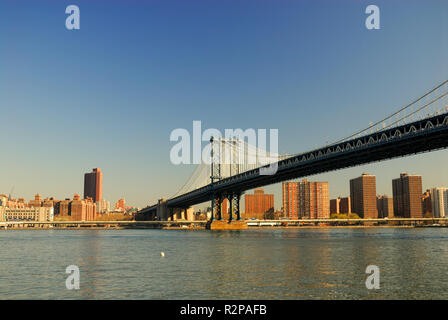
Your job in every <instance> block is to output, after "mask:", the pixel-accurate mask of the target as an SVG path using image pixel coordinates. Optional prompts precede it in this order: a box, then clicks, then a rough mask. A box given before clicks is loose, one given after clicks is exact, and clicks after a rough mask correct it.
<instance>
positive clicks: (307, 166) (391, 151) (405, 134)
mask: <svg viewBox="0 0 448 320" xmlns="http://www.w3.org/2000/svg"><path fill="white" fill-rule="evenodd" d="M447 147H448V113H447V112H446V113H442V114H439V115H435V116H432V117H429V118H426V119H423V120H418V121H415V122H411V123H407V124H402V125H399V126H396V127H393V128H389V129H385V130H381V131H377V132H373V133H370V134H368V135H365V136H362V137H358V138H354V139H351V140H348V141H343V142H340V143H336V144H332V145H329V146H325V147H323V148H320V149H316V150H313V151H310V152H306V153H302V154H298V155H294V156H292V157H290V158H287V159H284V160H281V161H279V162H278V170H277V173H276V174H274V175H260V174H259V168H257V169H254V170H250V171H246V172H243V173H240V174H237V175H234V176H231V177H228V178H225V179H222V180H219V181H216V182H215V183H214V184H208V185H207V186H204V187H202V188H198V189H196V190H193V191H191V192H188V193H185V194H183V195H180V196H177V197H174V198H171V199H168V200H166V202H165V205H166V206H167V207H169V208H187V207H189V206H191V205H194V204H198V203H202V202H206V201H210V200H212V198H213V197H214V195H216V194H225V193H242V192H243V191H245V190H249V189H253V188H257V187H262V186H266V185H269V184H273V183H277V182H281V181H285V180H291V179H297V178H300V177H306V176H310V175H315V174H318V173H323V172H328V171H334V170H339V169H343V168H348V167H354V166H358V165H362V164H367V163H372V162H377V161H381V160H387V159H393V158H397V157H403V156H406V155H411V154H418V153H422V152H428V151H434V150H438V149H443V148H447ZM266 167H267V166H266ZM157 206H158V205H157V204H156V205H152V206H148V207H146V208H144V209H142V210H141V211H140V212H139V214H142V215H147V214H148V215H155V212H156V211H157Z"/></svg>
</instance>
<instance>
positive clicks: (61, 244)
mask: <svg viewBox="0 0 448 320" xmlns="http://www.w3.org/2000/svg"><path fill="white" fill-rule="evenodd" d="M447 240H448V230H446V229H395V228H384V229H374V228H356V229H355V228H354V229H332V228H329V229H281V230H244V231H218V232H210V231H205V230H198V231H191V232H186V231H184V230H179V231H176V230H172V231H163V230H107V231H106V230H88V231H82V230H40V231H7V232H1V233H0V241H1V243H2V249H1V250H2V252H1V256H2V260H1V262H0V298H1V299H6V298H9V299H377V298H380V299H443V298H445V299H446V298H448V296H447V293H446V292H447V289H448V285H447V282H446V281H445V269H446V268H445V266H446V265H447V262H448V247H447V246H446V242H447ZM162 251H163V252H165V257H161V255H160V252H162ZM70 264H75V265H78V266H79V267H80V270H81V289H80V290H78V291H76V290H67V289H66V288H65V279H66V277H67V276H68V275H67V274H65V268H66V267H67V266H68V265H70ZM370 264H374V265H377V266H378V267H379V268H380V272H381V289H380V290H367V289H366V287H365V280H366V277H367V274H365V270H366V267H367V266H368V265H370Z"/></svg>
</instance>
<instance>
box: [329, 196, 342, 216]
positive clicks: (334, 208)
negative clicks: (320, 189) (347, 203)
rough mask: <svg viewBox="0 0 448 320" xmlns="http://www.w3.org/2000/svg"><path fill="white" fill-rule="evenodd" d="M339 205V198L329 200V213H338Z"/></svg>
mask: <svg viewBox="0 0 448 320" xmlns="http://www.w3.org/2000/svg"><path fill="white" fill-rule="evenodd" d="M340 203H341V198H337V199H331V200H330V213H340V212H339V205H340Z"/></svg>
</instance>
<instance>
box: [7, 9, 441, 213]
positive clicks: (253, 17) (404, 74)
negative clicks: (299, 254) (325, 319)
mask: <svg viewBox="0 0 448 320" xmlns="http://www.w3.org/2000/svg"><path fill="white" fill-rule="evenodd" d="M273 3H274V2H273V1H266V2H263V4H260V3H259V2H252V1H247V2H245V3H241V2H238V1H236V2H235V3H227V4H224V3H221V4H218V3H213V4H211V3H206V2H204V1H191V2H190V1H189V4H188V5H186V4H182V2H180V1H172V2H169V3H168V2H167V3H155V2H151V1H147V2H143V1H142V2H133V3H132V5H130V6H125V5H123V4H120V3H116V4H114V5H113V6H111V7H110V8H108V20H110V21H116V22H117V23H110V24H107V28H106V27H105V25H104V20H102V18H104V6H103V5H101V4H100V3H95V2H89V1H79V2H78V4H79V6H80V8H81V10H82V26H81V29H80V30H78V31H76V32H68V31H67V30H66V29H65V25H64V22H65V18H66V15H65V13H64V9H65V5H64V4H58V3H56V2H51V1H48V2H41V3H39V4H37V3H33V2H30V3H28V4H27V6H20V5H18V4H16V3H15V2H14V1H4V2H2V3H1V4H0V15H2V14H3V13H5V12H8V14H7V16H2V19H0V35H2V36H3V37H4V38H11V39H14V41H11V42H10V43H9V44H8V46H7V47H6V48H5V50H1V51H0V60H2V61H6V62H7V63H4V66H3V67H2V73H1V74H0V82H1V83H2V86H0V97H1V98H0V106H1V110H2V112H3V117H4V118H5V119H8V121H6V122H5V123H4V125H2V126H1V127H0V134H2V135H3V136H4V137H9V138H8V139H6V140H5V141H4V142H3V147H4V150H14V152H9V153H6V156H5V157H2V158H1V159H0V165H1V166H2V167H4V168H7V169H8V170H6V172H5V173H4V175H3V177H2V179H1V181H0V190H1V193H8V192H9V191H10V190H11V188H13V187H15V190H14V193H15V194H18V195H21V196H23V197H26V198H28V199H31V198H32V197H33V196H34V194H36V193H37V192H38V193H40V194H42V195H43V196H53V197H55V198H61V199H62V198H66V197H67V196H70V197H71V196H72V195H73V194H75V193H77V194H83V192H82V191H83V190H82V182H83V181H82V177H81V176H80V175H79V173H80V172H88V171H89V170H91V168H96V167H101V168H102V169H103V171H104V173H105V175H107V178H105V181H104V190H103V193H104V198H106V199H120V198H122V197H125V198H126V199H127V201H128V202H129V203H132V204H133V205H135V206H137V207H144V206H146V205H148V204H153V203H155V202H156V201H157V199H159V198H160V197H162V196H166V195H172V194H174V193H175V192H176V191H177V190H178V189H179V188H180V187H181V185H182V182H183V181H185V180H187V178H188V176H189V175H190V174H191V172H192V171H193V170H194V168H193V166H175V165H173V164H171V163H170V161H169V151H170V148H171V147H172V143H170V141H169V136H170V132H171V131H172V130H174V129H176V128H187V129H188V128H191V123H192V121H194V120H202V121H203V123H204V125H205V126H206V127H208V128H211V127H213V128H219V129H224V128H243V129H246V128H277V129H279V148H280V150H279V151H280V153H282V154H283V153H289V154H291V153H297V152H300V151H305V150H308V149H311V148H314V147H315V146H316V145H317V146H322V145H325V143H326V141H327V140H328V141H334V140H337V139H338V138H341V137H344V136H347V135H348V134H351V133H352V132H354V131H356V130H357V129H359V128H364V127H366V126H367V125H368V124H369V122H371V121H373V122H374V121H376V120H379V119H381V118H383V117H384V116H385V115H388V114H390V113H391V112H392V111H395V110H397V109H398V108H400V107H402V106H404V105H406V104H407V103H408V102H410V101H412V100H413V99H414V98H415V97H418V96H420V95H421V94H422V93H424V92H426V91H427V90H428V89H430V88H431V87H432V86H434V85H436V84H437V83H439V82H441V81H442V80H444V79H446V77H447V74H448V62H447V60H446V57H445V54H444V53H445V52H447V51H448V44H447V43H446V42H443V41H440V39H443V38H444V34H443V30H446V28H447V27H448V21H447V20H446V19H445V16H444V14H443V12H446V11H447V4H446V3H443V2H434V5H433V6H425V5H424V4H423V3H417V2H416V3H413V4H412V5H403V4H401V3H400V2H390V1H389V2H387V1H377V3H376V4H377V5H378V6H379V7H380V8H381V10H382V22H383V23H382V24H383V27H382V29H381V30H377V32H376V31H375V32H370V31H368V30H366V28H365V26H364V20H365V14H364V9H365V7H366V5H367V4H368V3H367V2H365V1H360V2H359V3H356V4H352V3H351V2H348V1H347V2H343V1H342V2H340V3H338V4H334V3H331V1H315V2H312V1H306V4H307V5H306V6H303V5H302V4H300V3H290V2H289V1H275V6H274V5H273ZM349 3H350V5H349ZM173 4H176V5H178V6H179V7H176V8H177V9H174V7H173V6H172V5H173ZM236 8H238V10H236ZM427 16H431V19H429V20H427V21H426V23H425V25H424V26H422V25H421V23H419V20H420V18H421V17H427ZM24 17H26V18H24ZM305 31H306V32H305ZM386 31H387V32H386ZM410 34H412V37H411V36H409V35H410ZM99 35H101V36H99ZM426 48H432V49H431V50H426ZM404 53H406V54H404ZM24 93H26V94H24ZM224 114H225V115H229V116H222V115H224ZM36 119H38V121H36ZM17 128H21V130H16V129H17ZM92 137H93V139H92ZM30 155H32V156H30ZM447 157H448V151H447V150H443V151H435V152H432V153H429V154H422V155H417V156H410V157H406V158H403V159H395V160H390V161H383V162H381V163H375V164H371V165H367V166H361V167H355V168H351V169H345V170H341V171H339V172H332V173H327V174H323V175H317V176H309V177H307V179H308V180H317V181H328V182H329V185H330V190H329V193H330V198H335V197H337V196H348V190H347V185H346V180H347V179H346V177H356V176H359V175H360V174H361V173H362V172H369V173H372V174H374V175H376V176H377V192H378V193H379V194H387V195H392V190H391V186H390V183H389V181H390V180H391V179H392V178H393V177H396V175H397V174H399V173H400V172H404V171H407V172H410V173H411V172H412V173H416V174H420V175H422V176H423V189H424V190H426V189H430V188H433V187H438V186H440V187H444V186H447V185H448V172H447V170H441V168H443V165H444V162H446V159H447ZM265 191H266V192H267V193H272V194H274V195H275V199H276V201H275V208H276V209H279V208H280V207H281V204H280V201H279V200H277V199H280V198H281V197H280V195H281V185H279V184H278V185H275V186H267V187H265ZM249 192H250V191H249Z"/></svg>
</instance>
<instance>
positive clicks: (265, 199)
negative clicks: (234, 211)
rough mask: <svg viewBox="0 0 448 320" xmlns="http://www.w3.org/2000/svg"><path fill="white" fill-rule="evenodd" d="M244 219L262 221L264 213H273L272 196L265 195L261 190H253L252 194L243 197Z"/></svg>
mask: <svg viewBox="0 0 448 320" xmlns="http://www.w3.org/2000/svg"><path fill="white" fill-rule="evenodd" d="M244 206H245V213H244V218H246V219H249V218H256V219H264V214H265V213H266V212H269V211H272V212H274V195H273V194H265V193H264V190H263V188H258V189H255V190H254V194H246V195H245V196H244Z"/></svg>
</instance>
